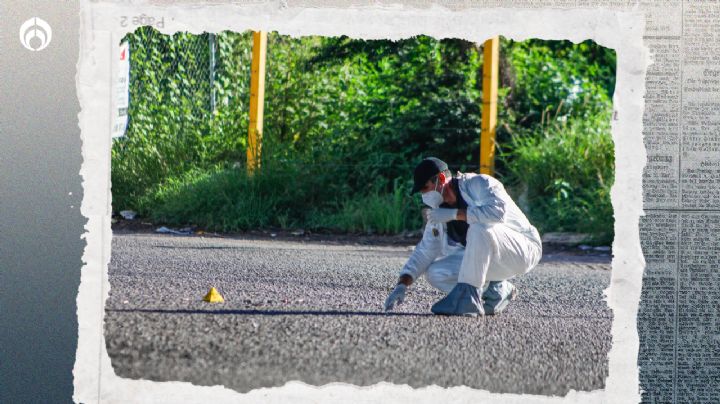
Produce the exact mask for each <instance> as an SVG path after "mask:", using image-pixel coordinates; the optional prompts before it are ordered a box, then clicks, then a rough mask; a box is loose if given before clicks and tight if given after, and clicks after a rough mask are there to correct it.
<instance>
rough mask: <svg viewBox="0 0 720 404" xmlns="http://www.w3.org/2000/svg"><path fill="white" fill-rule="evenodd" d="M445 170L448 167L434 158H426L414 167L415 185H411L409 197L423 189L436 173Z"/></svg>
mask: <svg viewBox="0 0 720 404" xmlns="http://www.w3.org/2000/svg"><path fill="white" fill-rule="evenodd" d="M447 169H448V165H447V164H445V162H444V161H442V160H440V159H439V158H436V157H428V158H426V159H424V160H423V161H421V162H420V164H418V165H417V166H415V171H414V172H413V178H414V181H415V185H413V188H412V191H410V195H412V194H414V193H415V192H418V191H419V190H420V189H421V188H422V187H424V186H425V183H426V182H428V180H429V179H430V178H432V177H434V176H436V175H437V174H438V173H441V172H443V171H447Z"/></svg>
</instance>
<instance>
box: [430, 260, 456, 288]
mask: <svg viewBox="0 0 720 404" xmlns="http://www.w3.org/2000/svg"><path fill="white" fill-rule="evenodd" d="M425 279H427V281H428V283H429V284H430V285H432V287H434V288H436V289H440V290H441V291H443V292H445V293H448V292H450V290H451V289H452V288H453V286H455V283H457V278H456V277H453V276H452V274H451V273H450V271H447V270H445V269H444V268H439V267H435V268H433V267H432V266H431V267H430V268H428V271H427V272H426V273H425Z"/></svg>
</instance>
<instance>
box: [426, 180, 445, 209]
mask: <svg viewBox="0 0 720 404" xmlns="http://www.w3.org/2000/svg"><path fill="white" fill-rule="evenodd" d="M439 182H440V181H439V180H438V182H437V183H435V189H433V190H432V191H428V192H425V193H424V194H422V201H423V203H424V204H425V205H428V206H429V207H431V208H433V209H437V208H439V207H440V204H441V203H443V197H442V194H441V193H440V192H438V191H437V186H438V183H439Z"/></svg>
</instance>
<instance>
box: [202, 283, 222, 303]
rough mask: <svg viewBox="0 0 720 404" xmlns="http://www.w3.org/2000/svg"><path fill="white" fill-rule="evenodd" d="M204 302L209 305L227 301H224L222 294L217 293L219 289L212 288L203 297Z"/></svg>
mask: <svg viewBox="0 0 720 404" xmlns="http://www.w3.org/2000/svg"><path fill="white" fill-rule="evenodd" d="M203 300H204V301H206V302H208V303H223V302H224V301H225V299H223V297H222V295H221V294H220V292H218V291H217V289H215V288H214V287H213V288H210V291H209V292H208V293H207V295H205V297H203Z"/></svg>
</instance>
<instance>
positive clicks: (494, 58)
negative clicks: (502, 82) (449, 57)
mask: <svg viewBox="0 0 720 404" xmlns="http://www.w3.org/2000/svg"><path fill="white" fill-rule="evenodd" d="M499 59H500V37H497V36H496V37H493V38H490V39H488V40H487V41H485V45H484V46H483V102H482V124H481V131H480V173H481V174H489V175H495V129H496V128H497V95H498V76H499V74H498V72H499V68H498V66H499Z"/></svg>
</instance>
